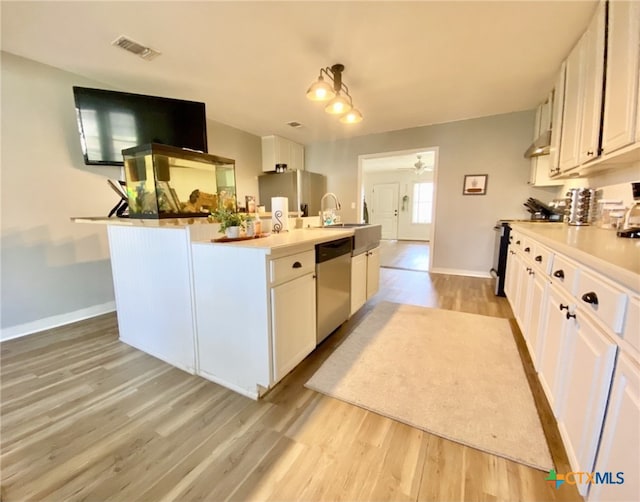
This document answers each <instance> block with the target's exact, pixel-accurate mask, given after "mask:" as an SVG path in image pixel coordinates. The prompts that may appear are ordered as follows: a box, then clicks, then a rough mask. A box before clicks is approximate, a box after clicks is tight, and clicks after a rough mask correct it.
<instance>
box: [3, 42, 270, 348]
mask: <svg viewBox="0 0 640 502" xmlns="http://www.w3.org/2000/svg"><path fill="white" fill-rule="evenodd" d="M1 56H2V61H1V67H2V101H1V103H2V118H1V120H2V124H1V125H2V138H1V162H2V185H1V187H0V190H1V192H0V193H1V197H0V209H1V224H2V226H1V236H0V238H1V241H0V252H1V263H0V265H1V272H2V274H1V280H0V288H1V289H0V300H1V301H0V303H1V308H0V327H1V329H2V331H1V333H0V339H6V338H10V337H13V336H19V335H22V334H26V333H31V332H35V331H39V330H42V329H47V328H50V327H53V326H56V325H59V324H65V323H67V322H73V321H75V320H78V319H81V318H84V317H89V316H92V315H96V314H97V313H101V312H106V311H109V310H113V309H114V293H113V284H112V279H111V266H110V260H109V248H108V242H107V236H106V227H104V226H101V225H86V224H75V223H71V221H70V217H73V216H106V215H107V213H108V211H109V209H111V207H112V206H113V205H114V204H115V202H116V201H117V197H116V196H115V194H114V193H113V192H112V191H111V189H109V187H108V186H107V183H106V179H107V178H120V174H121V173H120V168H119V167H96V166H85V165H84V162H83V158H82V152H81V150H80V140H79V136H78V130H77V125H76V118H75V111H74V102H73V93H72V89H71V88H72V86H74V85H82V86H88V87H101V88H106V87H108V86H105V85H102V84H100V83H99V82H95V81H91V80H88V79H85V78H83V77H80V76H78V75H75V74H73V73H68V72H64V71H61V70H58V69H55V68H53V67H50V66H46V65H42V64H39V63H36V62H34V61H30V60H28V59H24V58H20V57H17V56H14V55H11V54H8V53H5V52H2V53H1ZM207 127H208V136H209V149H210V151H211V153H214V154H218V155H222V156H225V157H231V158H234V159H236V160H237V187H238V194H239V195H241V196H244V194H245V193H246V194H257V176H258V174H261V160H260V159H261V145H260V138H259V137H257V136H254V135H252V134H249V133H245V132H243V131H238V130H237V129H233V128H231V127H227V126H225V125H223V124H219V123H216V122H213V121H211V120H208V123H207Z"/></svg>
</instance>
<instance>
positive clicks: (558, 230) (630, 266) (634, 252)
mask: <svg viewBox="0 0 640 502" xmlns="http://www.w3.org/2000/svg"><path fill="white" fill-rule="evenodd" d="M511 227H512V228H513V229H514V230H516V231H519V232H521V233H523V234H524V235H529V236H531V237H533V238H534V239H536V240H538V241H539V242H541V243H542V244H545V245H546V246H548V247H550V248H551V249H553V250H556V251H558V252H560V253H562V254H564V255H566V256H568V257H569V258H572V259H573V260H575V261H577V262H579V263H582V264H584V265H586V266H588V267H590V268H592V269H594V270H596V271H597V272H599V273H601V274H602V275H604V276H606V277H609V278H610V279H612V280H614V281H616V282H618V283H620V284H622V285H623V286H625V287H627V288H629V289H631V290H633V291H635V292H636V293H640V239H626V238H622V237H618V236H617V235H616V232H615V230H610V229H604V228H598V227H593V226H583V227H578V226H570V225H567V224H566V223H545V224H540V223H526V222H512V223H511Z"/></svg>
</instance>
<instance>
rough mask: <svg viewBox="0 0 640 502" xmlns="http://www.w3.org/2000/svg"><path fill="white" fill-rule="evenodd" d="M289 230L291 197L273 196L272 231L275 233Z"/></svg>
mask: <svg viewBox="0 0 640 502" xmlns="http://www.w3.org/2000/svg"><path fill="white" fill-rule="evenodd" d="M288 230H289V199H288V198H287V197H271V231H272V232H274V233H276V234H277V233H279V232H287V231H288Z"/></svg>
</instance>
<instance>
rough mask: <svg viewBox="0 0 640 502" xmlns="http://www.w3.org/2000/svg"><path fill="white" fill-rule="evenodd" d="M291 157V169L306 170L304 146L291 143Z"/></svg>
mask: <svg viewBox="0 0 640 502" xmlns="http://www.w3.org/2000/svg"><path fill="white" fill-rule="evenodd" d="M289 157H290V159H289V161H290V166H289V169H296V170H300V171H303V170H304V146H302V145H300V144H298V143H294V142H293V141H291V142H290V144H289Z"/></svg>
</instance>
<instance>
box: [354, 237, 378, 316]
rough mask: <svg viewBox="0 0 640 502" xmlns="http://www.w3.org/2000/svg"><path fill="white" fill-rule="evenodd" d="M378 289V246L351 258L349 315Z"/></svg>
mask: <svg viewBox="0 0 640 502" xmlns="http://www.w3.org/2000/svg"><path fill="white" fill-rule="evenodd" d="M379 289H380V246H378V247H376V248H374V249H371V250H370V251H367V252H366V253H362V254H359V255H357V256H354V257H353V258H351V314H350V315H353V314H355V313H356V312H357V311H358V310H360V307H362V306H363V305H364V304H365V302H366V301H367V300H368V299H369V298H371V297H372V296H373V295H375V294H376V293H377V292H378V290H379Z"/></svg>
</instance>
